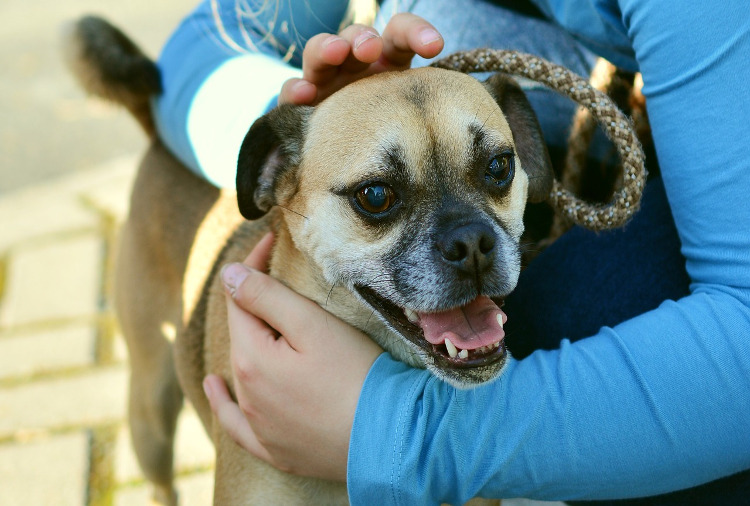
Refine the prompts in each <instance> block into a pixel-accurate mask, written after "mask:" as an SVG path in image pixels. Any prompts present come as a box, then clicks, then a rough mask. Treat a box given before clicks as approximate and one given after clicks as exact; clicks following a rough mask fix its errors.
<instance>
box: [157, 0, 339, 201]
mask: <svg viewBox="0 0 750 506" xmlns="http://www.w3.org/2000/svg"><path fill="white" fill-rule="evenodd" d="M348 6H349V0H334V1H330V0H288V1H282V2H269V1H267V0H245V1H239V0H203V1H201V2H200V3H199V4H198V6H197V7H196V8H195V9H194V10H193V11H192V12H191V13H190V14H189V15H188V16H187V17H186V18H185V19H184V20H183V21H182V23H181V24H180V25H179V27H178V28H177V29H176V30H175V32H174V33H173V34H172V35H171V37H170V39H169V40H168V41H167V43H166V44H165V46H164V48H163V49H162V52H161V55H160V57H159V60H158V65H159V70H160V72H161V76H162V85H163V89H164V91H163V93H162V94H161V95H160V96H159V97H157V98H156V100H155V101H154V103H153V111H154V116H155V119H156V125H157V130H158V132H159V137H160V138H161V139H162V140H163V141H164V143H165V144H166V145H167V147H169V148H170V149H171V151H172V152H173V153H174V154H175V155H176V156H177V157H178V158H179V159H180V160H181V161H182V162H183V163H184V164H185V165H187V166H188V167H189V168H190V169H192V170H193V171H194V172H196V173H197V174H199V175H203V176H204V177H208V178H209V179H211V177H210V176H211V172H212V171H213V170H214V168H213V167H206V165H211V163H212V160H211V158H212V156H213V155H212V154H211V153H209V154H208V155H205V156H203V157H202V156H200V155H201V154H200V153H196V152H195V151H196V147H195V142H196V136H197V135H198V134H197V133H195V132H191V131H190V130H189V128H188V123H189V122H190V121H192V122H193V123H196V122H208V121H211V122H212V123H214V125H215V129H216V130H218V131H219V132H220V131H221V129H222V128H225V125H230V126H231V127H234V125H235V124H238V123H240V121H239V118H237V117H236V116H237V115H238V114H239V113H238V112H237V111H238V104H239V105H246V103H247V102H252V103H251V104H250V105H249V106H247V109H246V110H243V108H242V107H240V108H239V110H240V111H241V112H242V113H243V114H247V112H248V111H249V112H252V113H253V114H255V116H253V117H246V118H244V121H243V122H242V128H244V130H245V131H247V128H249V127H250V125H251V124H252V122H253V121H254V120H255V119H256V117H257V116H259V115H260V114H262V113H263V112H266V111H267V110H268V109H269V108H270V107H272V106H273V105H275V103H276V95H277V94H278V91H279V90H280V89H281V83H283V82H284V81H285V80H286V79H287V78H289V77H290V76H292V75H294V72H295V70H296V69H299V67H300V66H301V63H302V50H303V49H304V46H305V43H306V42H307V40H308V39H309V38H311V37H312V36H314V35H316V34H318V33H337V32H338V30H339V25H340V24H341V22H342V21H343V20H344V17H345V15H346V12H347V9H348ZM228 64H231V68H230V70H229V71H228V72H226V73H225V74H224V76H220V77H219V78H218V79H219V82H220V83H221V84H220V85H217V86H216V88H220V87H224V89H223V91H222V92H218V93H214V94H213V95H214V96H211V97H209V98H208V99H207V101H208V102H210V104H209V105H206V106H205V107H204V110H205V109H213V110H214V111H216V113H215V114H214V115H212V116H211V117H207V118H198V117H192V118H191V113H192V112H193V110H192V108H193V106H194V101H195V98H196V96H197V95H198V94H199V92H200V91H201V89H202V88H203V87H204V85H205V84H206V82H207V81H208V80H209V77H212V76H214V75H215V74H216V73H217V71H218V70H220V69H221V70H223V69H225V68H226V67H227V65H228ZM243 66H244V69H243ZM238 69H240V70H238ZM238 78H241V79H243V80H244V82H243V86H241V87H240V86H237V87H236V91H235V89H232V88H230V87H227V85H226V83H227V82H231V80H232V79H238ZM269 90H274V91H269ZM256 104H257V105H256ZM256 111H257V112H256ZM199 131H200V134H202V133H203V131H202V130H199ZM241 133H242V132H240V133H238V134H236V133H235V132H234V131H231V132H230V133H229V135H232V136H237V135H240V134H241ZM230 148H231V149H233V148H232V147H231V146H220V149H219V150H218V152H220V151H222V150H226V149H230ZM233 155H234V156H236V152H234V153H233ZM206 157H207V158H208V159H209V161H208V162H207V161H205V160H204V159H202V158H206ZM217 163H218V162H217ZM232 170H233V169H232ZM231 186H232V187H234V183H233V181H232V184H231Z"/></svg>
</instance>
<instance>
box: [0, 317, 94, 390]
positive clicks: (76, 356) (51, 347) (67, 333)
mask: <svg viewBox="0 0 750 506" xmlns="http://www.w3.org/2000/svg"><path fill="white" fill-rule="evenodd" d="M95 339H96V336H95V329H94V327H93V326H92V325H71V326H68V327H58V328H53V329H50V330H46V331H40V332H20V333H16V334H15V335H14V334H10V333H5V334H0V380H3V379H9V378H18V377H24V376H26V377H28V376H32V375H34V374H37V375H39V374H47V373H52V372H55V371H60V370H69V369H76V368H82V367H86V366H91V365H92V364H93V362H94V346H95Z"/></svg>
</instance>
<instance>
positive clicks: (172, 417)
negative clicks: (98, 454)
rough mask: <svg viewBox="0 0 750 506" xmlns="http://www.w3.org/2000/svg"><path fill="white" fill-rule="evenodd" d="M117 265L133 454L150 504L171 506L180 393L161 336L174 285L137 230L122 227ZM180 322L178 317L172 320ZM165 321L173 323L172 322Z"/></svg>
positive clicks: (174, 302) (175, 290) (169, 350)
mask: <svg viewBox="0 0 750 506" xmlns="http://www.w3.org/2000/svg"><path fill="white" fill-rule="evenodd" d="M121 244H122V247H121V250H120V258H119V262H118V279H117V283H116V286H117V305H118V313H119V316H120V325H121V328H122V331H123V334H124V336H125V339H126V342H127V345H128V351H129V355H130V365H131V376H130V397H129V406H128V408H129V409H128V416H129V422H130V431H131V435H132V439H133V445H134V447H135V453H136V455H137V457H138V461H139V463H140V465H141V469H142V470H143V472H144V474H145V475H146V477H147V478H148V479H149V480H150V481H151V482H153V483H154V485H155V493H154V496H155V499H157V500H158V501H159V502H162V503H164V504H168V505H172V504H176V501H177V498H176V494H175V491H174V488H173V484H172V478H173V471H172V456H173V440H174V433H175V426H176V421H177V416H178V414H179V412H180V409H181V407H182V391H181V389H180V386H179V384H178V381H177V375H176V374H175V368H174V360H173V357H172V345H171V343H170V342H169V340H168V339H167V336H165V335H164V334H165V333H164V330H165V329H166V328H168V327H169V326H170V325H175V324H176V323H177V321H175V315H174V314H172V315H170V314H169V313H170V311H169V309H168V308H175V307H177V308H179V300H175V299H176V297H178V296H179V293H180V291H179V284H177V285H176V286H170V285H175V280H170V279H169V276H167V275H165V274H166V273H165V272H158V268H155V266H158V265H159V264H158V263H156V262H154V259H153V258H150V257H152V256H153V255H154V254H155V252H154V249H153V246H154V245H153V244H150V245H147V244H143V241H142V237H139V233H138V231H137V227H134V226H133V224H132V223H129V224H127V225H126V226H125V228H124V230H123V237H122V243H121ZM177 316H179V315H177ZM169 320H172V321H171V322H170V321H169Z"/></svg>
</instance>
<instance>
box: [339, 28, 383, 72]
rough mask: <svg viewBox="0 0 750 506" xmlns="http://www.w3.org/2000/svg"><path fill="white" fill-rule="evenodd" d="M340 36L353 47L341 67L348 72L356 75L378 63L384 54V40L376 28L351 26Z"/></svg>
mask: <svg viewBox="0 0 750 506" xmlns="http://www.w3.org/2000/svg"><path fill="white" fill-rule="evenodd" d="M339 36H340V37H341V38H342V39H344V40H345V41H347V42H348V43H349V45H350V46H351V48H352V49H351V52H350V53H349V56H348V57H347V58H346V60H345V61H344V63H343V64H342V65H341V69H343V70H344V71H346V72H349V73H352V74H356V73H358V72H361V71H363V70H365V69H367V67H369V66H370V64H371V63H374V62H376V61H378V59H379V58H380V55H381V54H382V52H383V40H382V39H381V38H380V34H379V33H378V32H377V30H375V29H374V28H372V27H370V26H365V25H350V26H347V27H346V28H344V29H343V30H342V31H341V33H340V34H339Z"/></svg>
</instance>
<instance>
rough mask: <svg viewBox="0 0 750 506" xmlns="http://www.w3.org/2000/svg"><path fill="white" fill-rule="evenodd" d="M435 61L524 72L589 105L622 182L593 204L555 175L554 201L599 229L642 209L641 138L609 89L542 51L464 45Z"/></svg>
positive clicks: (467, 67) (447, 65)
mask: <svg viewBox="0 0 750 506" xmlns="http://www.w3.org/2000/svg"><path fill="white" fill-rule="evenodd" d="M431 66H433V67H439V68H444V69H449V70H457V71H459V72H465V73H470V72H491V71H499V72H504V73H506V74H511V75H516V76H522V77H525V78H527V79H531V80H533V81H537V82H539V83H541V84H543V85H545V86H547V87H548V88H551V89H553V90H555V91H557V92H559V93H561V94H563V95H565V96H567V97H569V98H571V99H573V100H575V101H576V102H577V103H578V104H580V105H581V106H583V107H586V108H587V109H588V110H589V111H591V114H592V115H593V116H594V117H595V118H596V119H597V121H598V122H599V124H600V125H601V126H602V129H603V130H604V133H605V134H606V135H607V137H608V138H609V139H610V140H611V141H612V143H613V144H614V145H615V147H616V148H617V151H618V153H619V155H620V161H621V163H622V166H623V170H622V179H623V181H622V187H621V188H620V189H619V190H617V191H616V192H615V194H614V195H613V197H612V200H611V201H610V202H609V203H607V204H591V203H588V202H584V201H583V200H580V199H579V198H577V197H576V196H575V195H573V194H572V193H571V192H569V191H568V190H566V189H565V188H563V186H562V184H561V183H560V182H559V181H557V180H555V181H554V183H553V186H552V191H551V192H550V195H549V202H550V204H551V205H552V206H553V207H554V208H555V209H557V210H558V211H559V212H561V213H563V215H564V216H565V217H566V218H567V219H569V220H570V221H572V222H574V223H577V224H578V225H581V226H583V227H585V228H588V229H590V230H595V231H599V230H607V229H611V228H616V227H620V226H622V225H624V224H625V223H626V222H627V221H628V220H629V219H630V218H631V217H632V216H633V214H634V213H635V212H636V211H637V210H638V208H639V207H640V202H641V196H642V194H643V188H644V186H645V184H646V169H645V166H644V154H643V150H642V149H641V144H640V142H639V141H638V138H637V137H636V135H635V131H634V129H633V125H632V123H631V121H630V119H629V118H627V117H626V116H625V114H623V113H622V111H620V109H618V107H617V106H616V105H615V104H614V102H612V100H611V99H610V98H609V97H608V96H607V95H605V94H604V93H602V92H601V91H599V90H596V89H594V88H593V87H592V86H591V85H589V83H588V82H587V81H586V80H585V79H583V78H582V77H580V76H578V75H576V74H575V73H573V72H571V71H570V70H568V69H566V68H565V67H561V66H560V65H556V64H554V63H552V62H549V61H547V60H544V59H543V58H540V57H538V56H534V55H530V54H525V53H519V52H517V51H507V50H496V49H475V50H472V51H460V52H457V53H454V54H452V55H450V56H447V57H445V58H442V59H440V60H437V61H435V62H433V63H432V65H431Z"/></svg>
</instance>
